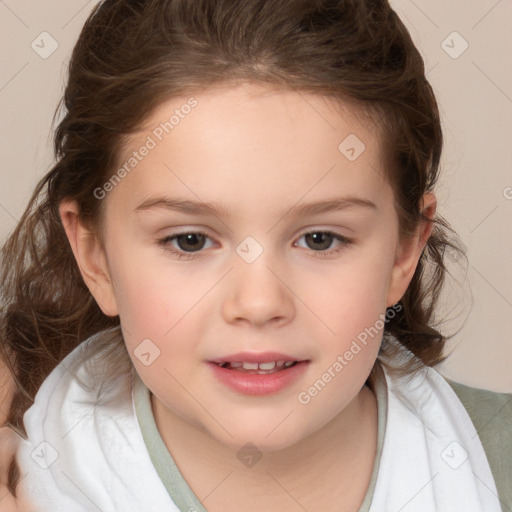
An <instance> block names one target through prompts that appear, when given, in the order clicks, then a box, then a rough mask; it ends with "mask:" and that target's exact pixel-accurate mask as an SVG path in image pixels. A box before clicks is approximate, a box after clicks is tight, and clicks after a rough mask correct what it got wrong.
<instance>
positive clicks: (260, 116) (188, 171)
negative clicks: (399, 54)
mask: <svg viewBox="0 0 512 512" xmlns="http://www.w3.org/2000/svg"><path fill="white" fill-rule="evenodd" d="M144 147H149V148H150V149H149V150H148V149H144V150H143V148H144ZM139 150H143V151H139ZM142 152H143V153H144V155H143V156H141V155H140V154H139V153H142ZM135 153H137V155H135ZM131 164H134V165H133V168H131V167H132V165H131ZM123 165H124V166H125V167H126V168H127V169H129V171H130V172H128V173H124V174H127V177H126V178H125V179H123V183H122V186H120V187H116V190H115V191H114V192H115V194H116V195H120V194H123V195H126V196H132V197H133V198H134V200H142V199H145V198H146V199H147V196H148V195H149V194H151V193H153V192H163V190H162V188H167V189H168V190H169V191H173V190H176V189H180V190H179V192H180V193H181V192H185V194H188V195H189V196H194V195H195V196H196V197H195V199H201V198H203V196H208V198H210V199H211V200H212V201H221V200H222V199H224V200H227V199H228V197H227V196H226V194H229V193H230V192H232V193H236V198H237V199H238V200H239V201H242V200H244V198H245V199H247V200H249V199H251V198H252V199H254V200H255V201H256V202H258V199H259V201H260V202H261V200H262V199H265V200H267V201H270V200H271V199H272V198H274V199H276V200H280V201H283V200H285V199H286V200H287V202H288V201H289V202H293V201H294V199H295V201H297V200H299V199H300V197H302V196H305V195H306V194H307V195H308V198H307V199H310V200H313V199H314V198H315V194H317V195H319V196H324V195H325V193H326V192H328V191H330V190H332V189H333V188H336V187H337V186H338V185H342V188H343V190H342V191H340V192H346V193H347V194H352V193H355V192H360V191H361V190H362V189H366V190H368V191H369V192H370V194H371V193H372V191H373V193H374V194H375V195H378V191H379V189H382V186H383V184H385V180H384V178H383V176H384V170H383V166H382V158H381V143H380V136H379V133H378V131H377V130H376V129H375V127H374V126H373V124H372V122H371V119H370V117H369V116H368V115H366V114H365V112H364V111H362V110H361V109H358V108H356V107H355V106H354V105H353V104H348V103H343V102H340V101H337V100H334V99H333V98H328V97H325V96H319V95H313V94H311V93H304V92H300V91H294V90H279V89H273V88H270V87H266V86H261V85H255V84H244V85H238V86H235V87H215V88H210V89H208V90H206V91H202V92H200V93H197V94H191V95H188V96H180V97H174V98H172V99H169V100H167V101H165V102H163V103H161V104H160V105H159V106H158V107H157V108H156V109H155V110H154V111H153V112H152V113H151V115H150V116H148V117H147V119H146V120H145V122H144V124H143V126H142V127H141V129H140V130H139V131H138V132H136V133H134V134H132V135H130V137H128V138H127V139H126V140H125V142H124V146H123V149H122V152H121V155H120V158H119V161H118V166H119V167H121V166H123ZM334 193H337V191H334V190H333V194H334ZM181 195H183V194H181ZM139 202H140V201H139Z"/></svg>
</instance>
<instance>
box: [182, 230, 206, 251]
mask: <svg viewBox="0 0 512 512" xmlns="http://www.w3.org/2000/svg"><path fill="white" fill-rule="evenodd" d="M176 239H177V241H178V245H179V247H180V249H182V250H184V251H187V250H190V251H192V252H193V251H194V250H198V249H201V248H202V247H203V245H204V241H205V237H204V235H201V234H200V233H187V234H185V235H178V236H177V237H176ZM197 244H199V247H197Z"/></svg>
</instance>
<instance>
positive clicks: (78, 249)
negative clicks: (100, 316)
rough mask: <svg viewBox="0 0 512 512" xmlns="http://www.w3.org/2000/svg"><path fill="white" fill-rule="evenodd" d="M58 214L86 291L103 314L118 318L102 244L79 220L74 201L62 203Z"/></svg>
mask: <svg viewBox="0 0 512 512" xmlns="http://www.w3.org/2000/svg"><path fill="white" fill-rule="evenodd" d="M59 213H60V218H61V220H62V224H63V226H64V229H65V231H66V235H67V237H68V240H69V243H70V245H71V249H72V251H73V254H74V255H75V259H76V262H77V264H78V268H79V269H80V273H81V274H82V277H83V279H84V282H85V284H86V286H87V288H89V291H90V292H91V294H92V295H93V297H94V299H95V300H96V302H97V304H98V306H99V307H100V308H101V310H102V311H103V313H105V315H107V316H116V315H118V314H119V310H118V307H117V302H116V299H115V294H114V288H113V286H112V280H111V278H110V272H109V269H108V266H107V258H106V254H105V250H104V248H103V246H102V244H101V242H100V241H99V240H98V237H97V236H96V235H95V234H93V233H92V232H91V231H90V230H89V229H87V228H86V227H85V225H84V224H83V223H82V222H81V221H80V219H79V216H78V205H77V203H76V201H69V200H63V201H62V202H61V203H60V206H59Z"/></svg>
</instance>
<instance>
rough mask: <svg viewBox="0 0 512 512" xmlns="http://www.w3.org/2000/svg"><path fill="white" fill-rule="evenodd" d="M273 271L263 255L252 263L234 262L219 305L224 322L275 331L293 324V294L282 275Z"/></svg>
mask: <svg viewBox="0 0 512 512" xmlns="http://www.w3.org/2000/svg"><path fill="white" fill-rule="evenodd" d="M273 267H275V265H271V264H270V261H269V260H268V259H267V258H266V257H265V253H263V254H262V255H261V256H260V257H259V258H258V259H257V260H256V261H255V262H253V263H246V262H245V261H239V262H237V264H236V265H235V268H234V269H233V272H231V273H230V281H229V285H228V286H229V288H228V291H227V295H226V296H225V299H224V302H223V304H222V315H223V317H224V319H225V321H226V322H228V323H231V324H242V323H247V324H250V325H253V326H255V327H261V326H264V325H266V324H272V325H274V326H276V327H277V326H282V325H286V324H287V323H289V322H291V321H292V320H293V318H294V317H295V303H294V294H293V292H292V291H291V289H290V288H289V286H288V285H287V283H286V279H285V276H284V275H282V272H281V273H280V272H279V271H277V270H276V269H275V268H273ZM280 274H281V275H280Z"/></svg>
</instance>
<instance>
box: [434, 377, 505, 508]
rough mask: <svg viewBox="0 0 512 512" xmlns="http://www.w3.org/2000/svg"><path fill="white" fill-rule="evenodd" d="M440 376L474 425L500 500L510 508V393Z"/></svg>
mask: <svg viewBox="0 0 512 512" xmlns="http://www.w3.org/2000/svg"><path fill="white" fill-rule="evenodd" d="M444 379H445V380H446V381H447V382H448V384H450V386H451V387H452V389H453V390H454V391H455V393H456V394H457V396H458V397H459V400H460V401H461V402H462V405H464V407H465V408H466V410H467V412H468V414H469V416H470V418H471V421H472V422H473V425H474V426H475V429H476V431H477V433H478V437H479V438H480V441H481V443H482V446H483V447H484V450H485V453H486V455H487V460H488V461H489V466H490V467H491V471H492V473H493V476H494V479H495V481H496V487H497V489H498V493H499V497H500V499H501V501H502V503H505V504H506V505H507V506H508V507H511V508H512V393H499V392H495V391H490V390H487V389H481V388H476V387H472V386H467V385H466V384H461V383H460V382H455V381H452V380H451V379H448V378H446V377H444Z"/></svg>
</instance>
